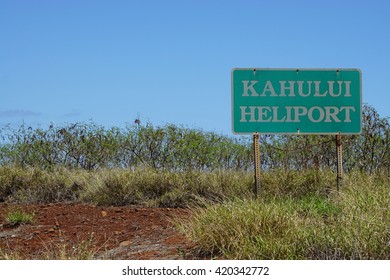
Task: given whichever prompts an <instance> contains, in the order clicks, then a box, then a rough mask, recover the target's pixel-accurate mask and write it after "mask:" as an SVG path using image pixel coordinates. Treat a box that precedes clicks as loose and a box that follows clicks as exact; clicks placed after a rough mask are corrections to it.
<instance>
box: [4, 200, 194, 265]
mask: <svg viewBox="0 0 390 280" xmlns="http://www.w3.org/2000/svg"><path fill="white" fill-rule="evenodd" d="M15 208H18V209H22V210H23V211H25V212H28V213H34V222H33V223H32V224H24V225H18V226H11V225H9V224H7V223H6V221H5V218H4V216H5V214H6V213H7V212H8V211H12V209H15ZM189 214H190V213H189V210H185V209H173V208H136V207H101V206H95V205H88V204H64V203H62V204H42V205H11V204H5V203H0V252H1V253H2V254H1V255H0V258H5V257H4V255H5V254H7V255H12V254H13V255H15V254H16V256H17V257H18V258H19V259H61V258H71V259H73V258H82V255H83V254H85V253H88V254H90V255H91V256H92V257H93V258H95V259H113V260H115V259H123V260H125V259H143V260H147V259H155V260H158V259H194V257H193V256H194V255H193V254H192V252H193V248H194V246H193V244H191V242H190V241H188V240H187V239H186V238H185V237H184V236H183V235H181V234H180V233H179V232H178V231H177V229H176V228H175V227H174V225H173V224H172V222H171V221H172V219H173V218H174V217H181V218H185V217H188V216H189Z"/></svg>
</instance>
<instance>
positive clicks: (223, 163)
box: [0, 106, 390, 173]
mask: <svg viewBox="0 0 390 280" xmlns="http://www.w3.org/2000/svg"><path fill="white" fill-rule="evenodd" d="M362 127H363V129H362V134H361V135H359V136H357V135H350V136H347V135H346V136H343V154H344V158H345V159H348V160H346V161H345V162H344V168H345V171H348V172H349V171H352V170H355V169H358V170H360V171H365V172H369V173H373V172H375V171H376V170H379V169H382V170H387V172H390V125H389V121H388V118H381V117H379V115H378V113H377V112H376V111H375V110H374V108H372V107H370V106H364V110H363V124H362ZM260 144H261V145H260V146H261V162H262V169H263V170H274V169H283V170H304V169H307V168H309V169H310V168H317V169H327V168H331V169H335V167H336V160H335V156H334V153H332V152H330V151H333V150H334V149H335V148H334V146H335V143H334V136H332V135H328V136H319V135H305V136H298V135H261V137H260ZM0 166H18V167H38V168H41V169H45V170H50V169H55V168H58V167H65V168H70V169H84V170H97V169H105V168H128V169H134V168H152V169H155V170H166V171H175V172H176V171H207V172H209V171H215V170H241V171H250V170H252V141H251V139H250V137H241V138H237V137H234V138H233V137H228V136H223V135H219V134H217V133H213V132H205V131H202V130H199V129H188V128H184V127H181V126H177V125H172V124H170V125H166V126H163V127H155V126H153V125H152V124H149V123H148V124H146V125H141V124H139V123H136V124H132V125H127V126H126V127H125V128H123V129H119V128H117V127H113V128H109V129H108V128H105V127H103V126H99V125H96V124H94V123H76V124H69V125H66V126H63V127H54V126H52V125H51V126H49V128H48V129H42V128H36V129H33V128H32V127H26V126H25V125H22V126H20V127H19V128H16V129H15V128H12V127H9V126H8V127H4V128H0Z"/></svg>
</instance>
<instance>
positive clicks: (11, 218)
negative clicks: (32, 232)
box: [5, 209, 34, 226]
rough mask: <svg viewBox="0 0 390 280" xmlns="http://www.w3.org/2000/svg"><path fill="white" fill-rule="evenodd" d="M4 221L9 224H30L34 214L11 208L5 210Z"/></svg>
mask: <svg viewBox="0 0 390 280" xmlns="http://www.w3.org/2000/svg"><path fill="white" fill-rule="evenodd" d="M5 221H6V223H7V224H9V225H11V226H18V225H21V224H31V223H33V222H34V214H32V213H27V212H25V211H23V210H21V209H13V210H9V211H8V212H7V214H6V215H5Z"/></svg>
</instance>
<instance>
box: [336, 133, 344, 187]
mask: <svg viewBox="0 0 390 280" xmlns="http://www.w3.org/2000/svg"><path fill="white" fill-rule="evenodd" d="M336 151H337V191H339V190H340V188H341V187H342V186H343V145H342V142H341V133H339V134H337V135H336Z"/></svg>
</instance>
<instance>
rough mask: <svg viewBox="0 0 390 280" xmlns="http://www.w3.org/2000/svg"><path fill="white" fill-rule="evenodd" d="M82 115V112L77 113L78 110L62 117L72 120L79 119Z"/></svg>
mask: <svg viewBox="0 0 390 280" xmlns="http://www.w3.org/2000/svg"><path fill="white" fill-rule="evenodd" d="M80 115H81V112H80V111H77V110H72V111H71V112H69V113H66V114H64V115H62V116H63V117H67V118H71V117H78V116H80Z"/></svg>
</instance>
